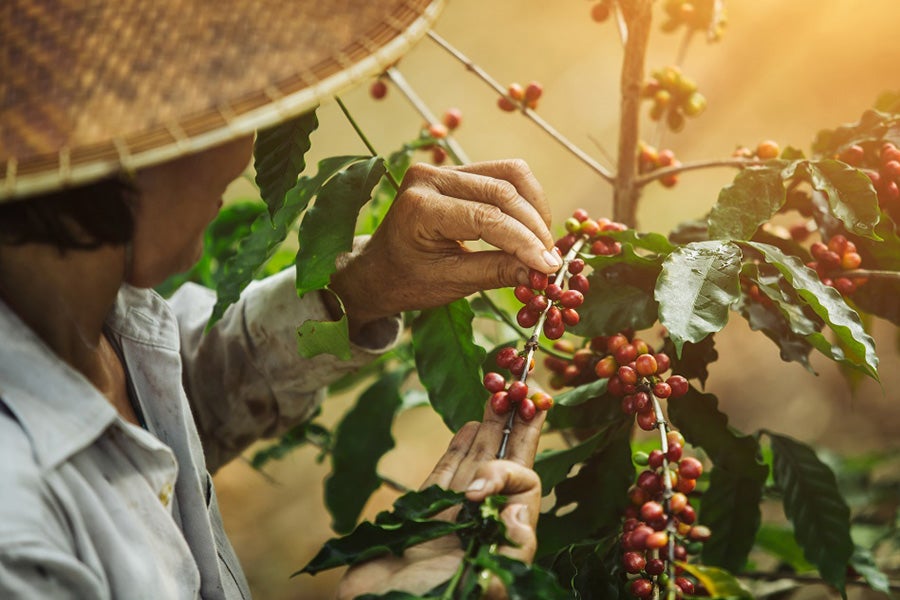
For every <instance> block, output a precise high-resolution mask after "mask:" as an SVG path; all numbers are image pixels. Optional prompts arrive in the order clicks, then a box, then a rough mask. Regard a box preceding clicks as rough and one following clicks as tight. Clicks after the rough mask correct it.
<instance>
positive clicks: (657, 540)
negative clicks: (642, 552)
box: [644, 531, 669, 550]
mask: <svg viewBox="0 0 900 600" xmlns="http://www.w3.org/2000/svg"><path fill="white" fill-rule="evenodd" d="M668 543H669V534H668V533H667V532H665V531H654V532H653V533H651V534H650V535H648V536H647V541H646V543H645V544H644V545H645V546H646V547H647V549H648V550H659V549H660V548H665V547H666V546H667V545H668Z"/></svg>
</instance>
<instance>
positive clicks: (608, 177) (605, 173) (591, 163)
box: [428, 31, 614, 183]
mask: <svg viewBox="0 0 900 600" xmlns="http://www.w3.org/2000/svg"><path fill="white" fill-rule="evenodd" d="M428 37H430V38H431V39H432V40H433V41H434V42H435V43H437V45H438V46H440V47H441V48H443V49H444V50H446V51H447V52H448V53H449V54H450V55H451V56H453V58H455V59H456V60H458V61H459V62H461V63H462V64H463V66H465V67H466V69H467V70H469V71H471V72H472V73H474V74H475V76H476V77H478V78H479V79H481V80H482V81H483V82H485V83H486V84H488V85H489V86H490V87H491V88H492V89H493V90H494V91H495V92H497V94H499V95H501V96H506V90H505V89H504V88H503V87H502V86H501V85H500V84H499V83H498V82H497V81H496V80H495V79H494V78H493V77H491V76H490V75H488V73H487V72H486V71H485V70H484V69H482V68H481V67H479V66H478V65H477V64H475V63H474V62H472V61H471V60H470V59H469V58H468V57H467V56H466V55H465V54H463V53H462V52H460V51H459V50H457V49H456V48H455V47H453V46H451V45H450V43H448V42H447V40H445V39H444V38H442V37H441V36H439V35H438V34H436V33H435V32H434V31H429V32H428ZM521 113H522V114H523V115H525V116H526V117H527V118H528V119H529V120H531V122H532V123H534V124H535V125H537V126H538V127H539V128H540V129H542V130H543V131H544V132H545V133H546V134H547V135H549V136H550V137H551V138H553V139H554V140H555V141H556V142H557V143H558V144H559V145H561V146H562V147H563V148H565V149H566V150H567V151H568V152H569V153H570V154H572V155H574V156H575V157H576V158H577V159H578V160H580V161H581V162H583V163H584V164H585V165H587V166H588V167H589V168H590V169H591V170H593V171H594V172H595V173H597V174H598V175H600V177H602V178H603V179H604V180H605V181H607V182H609V183H612V182H613V181H614V177H613V174H612V173H611V172H610V171H609V170H608V169H607V168H606V167H604V166H603V165H601V164H600V163H598V162H597V161H596V160H594V159H593V158H592V157H591V156H590V155H589V154H588V153H587V152H585V151H584V150H582V149H581V148H579V147H578V146H576V145H575V144H574V143H573V142H572V141H570V140H569V139H568V138H566V137H565V136H564V135H562V134H561V133H560V132H558V131H557V130H556V129H554V128H553V127H552V126H551V125H550V124H549V123H547V121H545V120H544V119H543V118H541V117H540V116H538V114H537V113H535V112H534V111H533V110H531V109H530V108H527V107H523V108H522V110H521Z"/></svg>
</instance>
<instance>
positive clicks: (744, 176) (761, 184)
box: [709, 168, 786, 240]
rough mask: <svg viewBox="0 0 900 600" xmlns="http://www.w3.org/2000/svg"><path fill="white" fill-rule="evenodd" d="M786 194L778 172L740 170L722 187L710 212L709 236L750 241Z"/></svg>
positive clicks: (752, 169) (763, 169) (775, 210)
mask: <svg viewBox="0 0 900 600" xmlns="http://www.w3.org/2000/svg"><path fill="white" fill-rule="evenodd" d="M785 198H786V194H785V191H784V183H783V182H782V179H781V174H780V172H779V171H777V170H775V169H772V168H748V169H743V170H742V171H740V172H739V173H738V175H737V177H735V178H734V183H732V184H731V185H729V186H726V187H724V188H722V191H721V192H719V200H718V202H717V203H716V205H715V206H714V207H713V209H712V212H711V213H710V214H709V237H710V238H712V239H716V240H749V239H750V238H751V237H753V234H754V233H755V232H756V230H757V229H759V226H760V225H762V224H763V223H765V222H766V221H768V220H769V219H771V218H772V216H773V215H774V214H775V213H777V212H778V210H779V209H780V208H781V207H782V206H783V205H784V201H785Z"/></svg>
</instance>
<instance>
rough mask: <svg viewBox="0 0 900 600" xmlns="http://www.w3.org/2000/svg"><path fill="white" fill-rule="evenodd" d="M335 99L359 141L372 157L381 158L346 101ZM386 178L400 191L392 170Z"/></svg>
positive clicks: (336, 97)
mask: <svg viewBox="0 0 900 600" xmlns="http://www.w3.org/2000/svg"><path fill="white" fill-rule="evenodd" d="M334 99H335V100H336V101H337V104H338V106H339V107H340V108H341V112H342V113H344V116H345V117H347V121H349V123H350V126H351V127H353V131H355V132H356V135H358V136H359V139H360V140H362V143H363V144H365V146H366V148H367V149H368V151H369V153H370V154H371V155H372V156H381V155H380V154H378V152H377V151H376V150H375V146H373V145H372V142H370V141H369V138H368V137H366V134H365V133H363V130H362V129H361V128H360V126H359V124H358V123H357V122H356V119H354V118H353V115H351V114H350V111H349V110H347V105H346V104H344V101H343V100H341V98H340V96H335V97H334ZM384 176H385V177H386V178H387V180H388V181H389V182H390V183H391V187H393V188H394V190H396V191H400V184H399V183H398V182H397V180H396V179H394V176H393V175H391V171H390V169H385V172H384Z"/></svg>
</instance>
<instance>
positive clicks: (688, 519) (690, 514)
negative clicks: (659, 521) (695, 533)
mask: <svg viewBox="0 0 900 600" xmlns="http://www.w3.org/2000/svg"><path fill="white" fill-rule="evenodd" d="M678 520H679V521H681V522H682V523H684V524H685V525H693V524H694V521H696V520H697V511H696V510H694V507H693V506H691V505H690V504H687V505H685V507H684V508H683V509H681V512H680V513H678Z"/></svg>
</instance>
